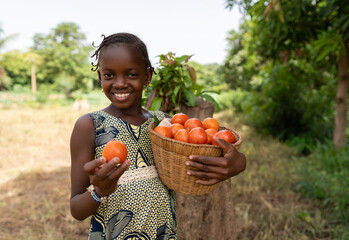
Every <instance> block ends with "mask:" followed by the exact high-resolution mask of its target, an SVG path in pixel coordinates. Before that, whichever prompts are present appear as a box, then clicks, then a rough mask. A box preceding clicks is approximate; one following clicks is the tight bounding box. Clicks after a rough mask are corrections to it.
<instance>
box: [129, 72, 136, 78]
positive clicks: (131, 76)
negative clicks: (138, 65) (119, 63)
mask: <svg viewBox="0 0 349 240" xmlns="http://www.w3.org/2000/svg"><path fill="white" fill-rule="evenodd" d="M137 76H138V75H137V74H136V73H130V74H129V75H128V77H129V78H136V77H137Z"/></svg>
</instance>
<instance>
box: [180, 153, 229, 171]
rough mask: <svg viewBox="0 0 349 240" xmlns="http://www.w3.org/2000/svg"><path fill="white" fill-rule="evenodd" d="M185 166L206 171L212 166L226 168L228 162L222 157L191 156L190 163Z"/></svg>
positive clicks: (187, 162)
mask: <svg viewBox="0 0 349 240" xmlns="http://www.w3.org/2000/svg"><path fill="white" fill-rule="evenodd" d="M185 165H187V166H189V167H195V168H199V169H202V170H204V169H205V168H206V167H210V166H216V167H226V161H224V160H223V159H222V157H206V156H199V155H191V156H189V161H186V162H185Z"/></svg>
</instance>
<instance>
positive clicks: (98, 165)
mask: <svg viewBox="0 0 349 240" xmlns="http://www.w3.org/2000/svg"><path fill="white" fill-rule="evenodd" d="M119 162H120V159H119V158H117V157H115V158H113V159H111V160H110V161H109V162H106V160H105V158H104V157H100V158H97V159H95V160H93V161H90V162H88V163H86V164H85V165H84V171H85V172H86V173H87V174H88V176H89V178H90V184H92V185H94V187H95V191H96V193H97V194H98V196H100V197H104V196H107V195H109V194H111V193H113V192H115V191H116V189H117V188H118V180H119V178H120V177H121V175H122V174H123V173H124V172H125V171H126V170H127V169H128V167H129V166H130V161H128V160H126V161H125V162H123V163H121V164H120V165H119V166H117V165H118V164H119Z"/></svg>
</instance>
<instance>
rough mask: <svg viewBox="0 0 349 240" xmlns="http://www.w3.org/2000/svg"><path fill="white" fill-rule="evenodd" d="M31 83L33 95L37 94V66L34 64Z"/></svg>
mask: <svg viewBox="0 0 349 240" xmlns="http://www.w3.org/2000/svg"><path fill="white" fill-rule="evenodd" d="M31 83H32V93H34V94H35V93H36V76H35V65H34V64H32V69H31Z"/></svg>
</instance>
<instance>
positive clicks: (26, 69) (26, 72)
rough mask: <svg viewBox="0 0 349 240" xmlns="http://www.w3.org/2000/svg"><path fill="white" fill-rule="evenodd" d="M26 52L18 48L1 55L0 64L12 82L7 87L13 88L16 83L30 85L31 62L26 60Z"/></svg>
mask: <svg viewBox="0 0 349 240" xmlns="http://www.w3.org/2000/svg"><path fill="white" fill-rule="evenodd" d="M25 57H26V54H25V53H23V52H20V51H18V50H15V51H10V52H6V53H3V54H1V55H0V65H1V66H2V67H3V68H4V69H5V71H6V75H7V77H8V78H9V79H11V80H10V82H11V85H12V86H10V85H9V84H7V86H6V89H7V90H12V89H13V87H14V85H16V84H17V85H23V86H28V87H29V86H30V64H29V62H26V61H24V60H23V59H24V58H25Z"/></svg>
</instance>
